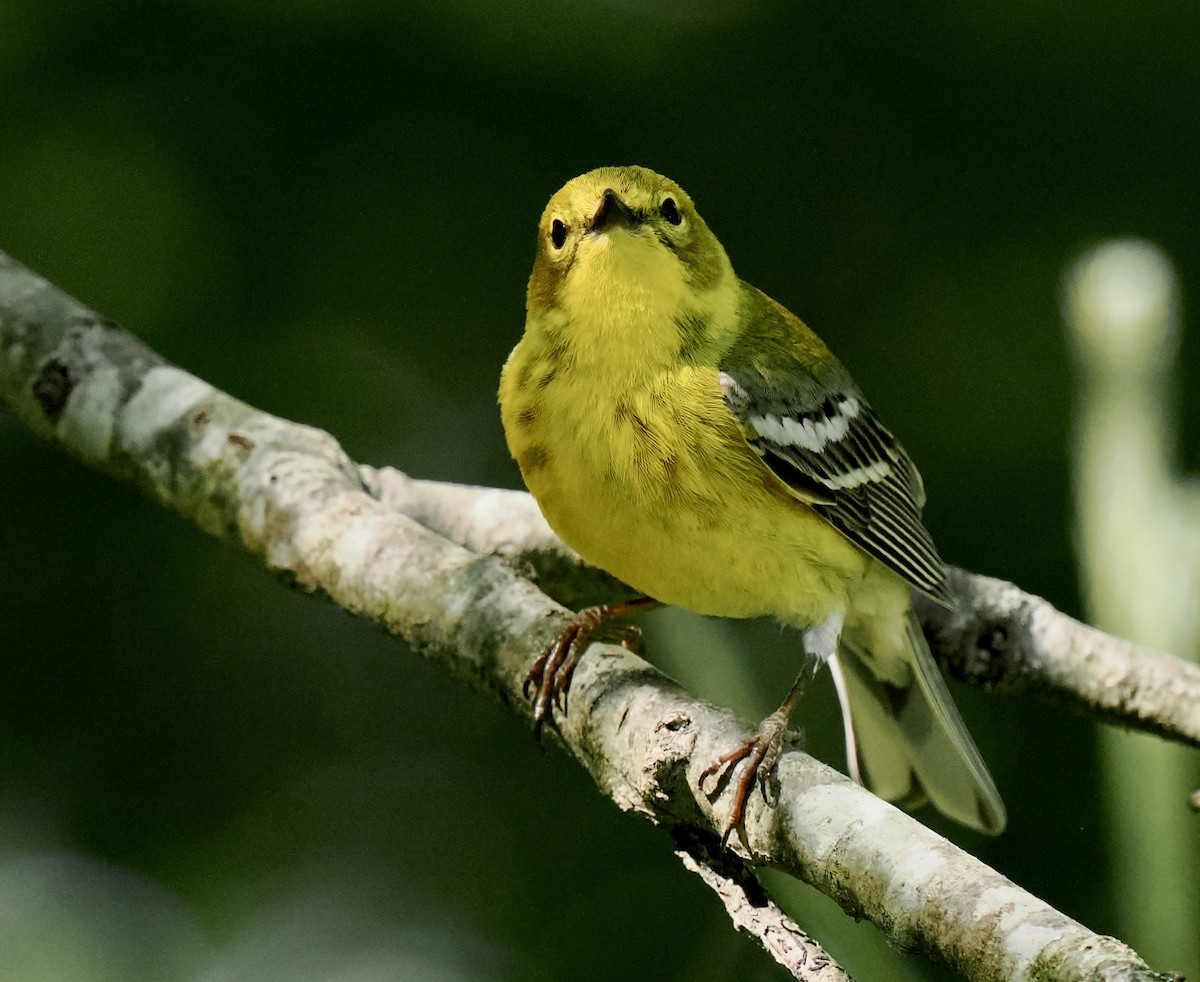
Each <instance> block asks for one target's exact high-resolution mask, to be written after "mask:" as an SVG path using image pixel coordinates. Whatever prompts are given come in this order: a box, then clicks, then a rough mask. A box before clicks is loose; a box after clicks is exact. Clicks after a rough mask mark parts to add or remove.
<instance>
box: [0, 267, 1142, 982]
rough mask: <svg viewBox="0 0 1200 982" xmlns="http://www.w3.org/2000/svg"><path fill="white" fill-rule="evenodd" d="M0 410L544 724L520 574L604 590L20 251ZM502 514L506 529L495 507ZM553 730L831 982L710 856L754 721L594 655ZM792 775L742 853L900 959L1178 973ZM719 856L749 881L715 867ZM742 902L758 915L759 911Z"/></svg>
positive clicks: (550, 617)
mask: <svg viewBox="0 0 1200 982" xmlns="http://www.w3.org/2000/svg"><path fill="white" fill-rule="evenodd" d="M0 399H3V401H4V402H5V403H7V404H8V405H9V406H10V407H11V408H12V409H13V410H14V411H15V412H16V413H17V415H18V416H19V417H20V418H21V419H23V420H25V421H26V422H27V423H28V424H29V426H30V427H31V428H32V429H33V430H35V431H36V432H37V433H39V434H41V435H42V436H44V437H46V438H48V439H50V440H53V441H55V442H57V443H59V444H60V445H61V446H63V447H64V449H66V450H68V451H69V452H71V453H73V454H75V455H76V456H78V457H80V458H82V459H83V460H85V461H87V462H89V463H90V464H92V465H94V466H96V467H99V468H101V469H103V470H106V471H109V472H111V473H114V474H116V475H119V476H121V477H124V478H127V479H130V480H132V481H134V482H135V483H137V484H138V485H139V486H140V487H142V488H143V489H144V490H145V491H147V492H148V493H149V494H151V495H152V496H153V497H155V498H156V499H157V500H158V501H160V502H161V503H163V504H164V505H166V506H168V507H171V508H173V509H175V510H176V511H178V512H179V513H181V514H182V515H184V516H186V517H188V518H189V519H191V520H193V521H194V522H195V523H196V524H198V525H199V526H200V527H201V528H203V529H204V530H205V531H207V532H209V533H211V534H213V535H216V536H218V537H220V538H223V539H225V540H227V541H230V542H233V543H236V544H240V545H242V546H243V547H244V548H246V549H248V550H249V551H250V552H252V553H254V554H255V555H257V556H259V557H260V558H261V559H262V561H263V562H264V563H265V565H266V566H267V567H268V568H269V569H271V570H273V571H275V572H276V573H277V574H279V575H281V576H284V577H285V578H286V579H288V580H289V581H291V582H293V583H294V584H295V585H297V586H300V587H303V588H304V589H307V590H311V591H321V592H324V593H325V594H327V595H328V596H329V597H330V598H332V599H333V600H334V601H335V602H337V603H338V604H340V605H341V606H343V607H344V608H346V609H347V610H350V611H353V612H355V613H358V614H361V615H362V616H365V617H369V618H371V619H372V620H374V621H376V622H378V623H380V624H382V625H384V626H385V627H386V628H387V629H388V630H389V631H391V632H392V633H393V634H396V635H398V636H400V637H403V638H405V639H406V640H407V641H409V642H410V643H411V644H412V645H413V646H414V647H415V648H416V649H417V650H419V651H420V652H422V653H423V654H424V655H426V656H428V657H430V658H432V659H435V660H436V661H438V662H439V663H440V664H442V665H444V666H445V667H446V669H447V670H448V671H450V672H451V673H452V674H453V675H455V676H456V677H458V678H461V679H463V680H465V681H468V682H469V683H471V684H472V685H473V686H475V687H477V688H479V689H482V690H484V691H485V692H487V693H489V694H491V695H492V696H493V697H495V698H497V699H499V700H500V701H502V702H503V703H505V704H506V705H508V706H510V707H511V708H513V710H514V711H516V712H519V713H522V714H524V715H526V716H527V717H528V716H529V712H530V710H529V706H528V703H527V702H526V700H525V699H524V698H523V696H522V694H521V683H522V680H523V678H524V675H525V673H526V671H527V669H528V666H529V664H530V661H531V659H532V657H533V656H534V655H535V654H536V653H537V652H538V651H539V650H540V649H541V648H542V647H543V646H544V645H545V644H546V643H547V642H548V641H550V640H551V639H552V638H553V637H555V636H556V635H557V634H558V633H559V631H560V630H561V629H562V627H563V625H564V623H565V622H566V619H567V612H566V611H565V610H564V609H563V608H562V607H559V606H558V605H557V604H555V603H554V602H552V601H551V600H549V599H548V598H547V596H546V595H545V594H543V593H542V592H541V591H540V590H538V589H537V588H536V587H535V586H534V585H533V584H532V583H531V582H530V580H529V579H527V578H525V577H524V576H522V575H520V573H521V572H522V571H525V570H530V571H537V572H538V573H539V575H541V576H543V577H546V578H551V577H552V576H557V577H560V581H561V582H562V583H568V584H574V585H573V586H571V587H570V589H568V590H566V593H567V594H571V595H575V594H580V595H581V594H582V593H585V592H586V591H587V589H588V584H589V583H592V582H596V583H597V584H598V585H600V586H602V584H601V583H600V582H599V581H595V580H593V579H591V576H592V574H590V573H588V572H587V571H586V570H584V569H582V568H581V566H580V564H579V563H578V561H577V559H574V558H573V557H572V556H571V554H570V553H569V552H568V551H566V550H564V549H563V548H562V547H561V546H558V545H556V544H555V543H554V542H553V541H552V540H551V539H548V538H547V537H546V530H545V529H544V525H542V524H541V523H540V519H535V518H534V511H533V510H532V509H531V508H530V506H529V504H528V499H526V498H524V497H522V496H512V495H511V493H509V492H486V491H485V492H479V491H478V490H476V489H448V490H445V493H444V494H442V495H441V497H442V498H443V499H444V501H443V502H442V503H440V504H437V505H428V506H422V507H421V508H418V507H416V506H409V507H408V508H407V510H408V511H410V512H411V513H412V514H414V515H416V516H417V518H418V519H419V520H417V519H414V518H410V517H408V516H407V515H405V514H402V513H401V511H400V510H399V508H398V507H396V506H395V505H397V504H398V499H397V498H396V497H395V495H394V494H392V493H390V492H389V493H384V491H383V488H382V484H381V480H382V479H381V477H380V475H379V474H378V473H376V472H364V471H362V470H360V468H359V467H357V466H356V465H355V464H354V463H353V462H352V461H350V460H349V459H348V458H347V456H346V455H345V453H344V452H343V451H342V450H341V448H340V447H339V446H338V444H337V442H336V441H335V440H334V439H333V438H332V437H330V436H329V435H328V434H325V433H323V432H321V431H319V430H315V429H312V428H309V427H304V426H299V425H297V424H294V423H290V422H287V421H285V420H281V419H278V418H276V417H272V416H269V415H267V414H265V413H261V412H259V411H257V410H255V409H253V408H252V407H250V406H247V405H246V404H244V403H242V402H239V401H238V400H236V399H233V398H231V397H230V396H228V395H225V394H224V393H221V392H219V391H217V390H216V389H214V388H213V387H212V386H210V385H208V384H207V383H205V382H202V381H201V380H199V379H196V378H194V377H193V376H191V375H188V374H187V373H186V372H184V371H181V370H180V369H177V368H174V367H171V366H169V365H167V364H165V363H164V362H163V361H162V360H161V359H160V358H159V357H158V356H157V355H155V354H154V353H153V352H151V351H149V350H148V349H147V348H145V347H144V346H143V345H141V344H140V343H138V342H137V341H135V340H134V339H133V338H131V337H130V336H129V335H127V334H125V333H124V332H122V331H120V330H119V329H117V328H115V327H114V326H113V325H111V324H108V323H106V322H105V321H103V319H101V318H100V317H98V316H97V315H96V314H93V313H91V312H90V311H88V310H87V309H86V308H84V307H82V306H81V305H80V304H78V303H77V302H76V301H74V300H71V299H70V298H68V297H67V296H65V295H64V294H63V293H62V292H61V291H59V290H57V289H56V288H55V287H53V286H51V285H50V284H48V283H46V282H45V281H44V280H42V279H40V278H39V277H37V276H35V275H34V274H32V273H30V272H29V271H28V270H26V269H24V268H23V267H21V266H20V265H19V264H17V263H15V262H13V261H12V260H10V259H8V258H7V257H4V256H3V255H2V254H0ZM370 491H375V492H377V494H372V493H369V492H370ZM484 501H486V502H488V504H487V505H486V506H485V505H482V504H480V502H484ZM497 502H498V503H500V504H501V505H505V504H507V505H511V506H512V509H511V511H510V512H507V513H506V512H505V511H504V510H501V511H500V512H492V511H491V509H493V508H494V507H495V506H496V503H497ZM435 513H436V514H437V516H440V517H435ZM423 522H424V523H428V525H429V526H437V527H438V528H439V529H440V530H441V531H443V532H446V533H447V535H443V534H439V533H438V532H437V531H434V530H432V529H431V528H430V527H427V525H426V524H423ZM518 522H522V523H525V524H524V525H518V524H517V523H518ZM448 535H452V536H453V537H454V538H457V539H459V540H461V542H462V543H464V544H456V543H454V542H451V541H450V538H449V537H448ZM553 570H558V572H557V573H553V574H552V573H551V571H553ZM556 582H559V581H556ZM556 732H557V733H558V735H559V737H560V738H561V740H562V742H563V743H564V744H565V745H566V747H567V749H568V750H569V752H570V753H572V754H573V755H574V756H575V757H576V758H577V759H578V760H579V761H580V762H581V763H582V764H583V765H584V766H585V767H586V768H587V769H588V770H589V772H590V773H591V774H592V776H593V778H594V779H595V780H596V782H597V784H598V785H599V786H600V787H601V788H602V789H603V790H604V791H605V792H606V793H607V794H608V795H609V796H610V797H611V798H612V799H613V800H614V801H615V802H616V803H617V804H618V805H620V806H621V807H622V808H624V809H626V810H629V811H635V812H638V813H639V814H642V815H645V816H647V817H649V818H651V819H652V820H653V821H656V822H659V823H662V824H664V825H666V826H667V827H669V828H670V829H672V831H673V832H674V833H675V836H676V839H677V841H679V842H687V843H690V844H691V845H690V846H687V847H684V848H685V849H686V851H687V852H688V854H689V856H690V857H691V858H690V859H689V860H688V861H689V862H697V863H699V864H700V865H701V866H702V867H703V868H704V869H706V870H708V871H709V873H711V875H706V877H705V878H706V882H709V883H710V885H712V886H713V887H714V889H716V890H717V892H718V893H719V894H720V895H721V896H722V899H723V900H724V901H725V902H726V904H727V907H729V908H730V910H731V913H733V912H734V911H735V910H736V911H738V912H739V913H738V914H735V915H734V916H735V921H736V922H737V923H738V924H739V926H742V927H745V928H747V929H750V930H756V931H757V936H758V937H759V939H760V941H762V942H763V944H764V947H765V948H766V949H767V950H768V951H770V952H771V953H772V954H774V955H775V956H776V957H777V958H780V960H781V963H784V964H787V965H788V968H789V970H790V971H792V972H793V974H794V975H795V976H796V977H797V978H814V979H816V978H828V977H829V975H828V971H829V969H828V956H826V955H825V954H824V953H823V952H821V951H820V949H819V947H816V946H815V943H813V942H811V940H810V939H807V938H805V937H804V936H803V934H802V933H801V932H799V931H798V930H797V931H792V928H793V927H794V925H790V922H789V921H787V919H786V918H785V917H783V916H782V915H780V914H778V912H776V911H773V909H772V908H770V907H768V906H766V904H767V901H766V900H765V896H764V895H761V894H760V893H759V892H758V889H760V888H758V889H748V888H749V887H751V886H756V884H755V881H754V880H753V878H752V876H751V874H750V873H749V870H748V868H747V867H746V866H745V864H744V863H743V862H742V860H740V859H737V858H736V856H735V853H734V852H719V851H718V850H717V849H716V846H715V844H716V833H715V832H714V831H713V830H714V828H720V827H721V819H722V817H723V812H724V808H725V801H724V799H723V798H722V797H718V798H717V799H716V800H715V801H709V800H708V799H707V798H706V797H705V796H704V795H703V794H701V793H700V792H699V791H698V790H697V778H698V775H699V772H700V771H701V770H702V769H703V768H704V767H705V766H706V765H707V764H708V763H709V762H710V761H711V760H712V759H714V758H715V757H716V756H717V755H718V753H720V752H722V751H723V750H725V749H727V748H728V747H729V746H731V745H733V744H734V743H737V742H739V741H741V740H742V739H744V738H746V737H747V736H749V734H750V730H749V728H748V727H747V726H746V724H745V723H744V722H742V721H741V720H738V719H737V718H736V717H734V716H733V715H732V714H731V713H729V712H727V711H725V710H721V709H718V708H716V707H713V706H710V705H708V704H706V703H703V702H701V701H699V700H697V699H695V698H694V697H692V696H691V695H690V694H688V693H687V692H685V691H684V690H683V689H681V688H680V687H679V686H678V685H676V684H675V683H674V682H672V681H670V680H669V679H667V678H666V677H664V676H663V675H662V674H661V673H659V672H658V671H657V670H655V669H654V668H653V667H652V666H650V665H649V664H647V663H646V662H645V661H642V660H641V659H640V658H637V657H635V656H634V655H632V654H631V653H629V652H628V651H626V650H624V649H623V648H619V647H613V646H607V645H595V646H593V647H592V648H591V649H589V652H588V655H587V657H586V658H584V659H583V660H582V661H581V663H580V667H579V670H578V671H577V673H576V675H575V680H574V684H573V687H572V690H571V700H570V711H569V712H568V713H567V714H566V715H562V714H559V715H558V717H557V727H556ZM778 777H779V791H778V797H777V803H776V804H775V805H774V806H771V807H768V806H767V805H766V804H765V803H764V802H763V801H762V800H761V798H760V797H758V796H755V797H754V799H753V801H752V803H751V805H750V807H749V808H748V813H747V816H746V821H745V836H744V838H743V839H742V841H741V842H738V843H735V845H734V850H735V851H736V854H738V855H740V856H742V857H744V858H745V859H746V860H749V861H751V862H754V863H759V864H764V865H771V866H775V867H778V868H779V869H782V870H784V871H786V872H789V873H791V874H793V875H796V876H800V877H802V878H803V879H805V880H807V881H808V882H810V883H813V884H814V885H816V886H817V887H818V888H819V889H821V890H823V891H825V892H826V893H828V894H829V895H830V896H832V897H833V898H834V899H835V900H837V901H838V902H839V903H840V904H841V905H842V906H843V907H844V908H845V909H846V910H847V911H849V912H850V913H852V914H854V915H855V916H865V917H868V918H870V919H871V920H873V921H874V922H875V923H877V924H878V925H879V926H880V927H881V928H882V929H883V930H884V931H885V932H887V933H888V935H889V936H890V937H892V938H893V939H894V940H895V941H896V943H898V944H900V945H902V946H904V947H911V948H920V949H923V950H927V951H929V952H931V953H933V954H935V955H937V956H938V957H940V958H942V959H943V960H945V961H946V962H948V963H949V964H951V965H953V966H955V967H956V968H958V969H959V970H960V971H962V972H963V973H964V974H965V975H967V976H968V977H970V978H976V979H1012V978H1023V979H1034V978H1036V979H1052V978H1062V979H1067V978H1071V979H1101V978H1104V979H1109V978H1144V979H1150V978H1162V976H1156V975H1154V974H1153V973H1152V972H1151V971H1150V970H1149V969H1148V968H1147V967H1146V965H1145V964H1144V963H1143V962H1142V961H1141V959H1140V958H1138V956H1137V955H1136V954H1135V953H1134V952H1133V951H1132V950H1130V949H1129V948H1127V947H1126V946H1125V945H1123V944H1122V943H1121V942H1119V941H1116V940H1115V939H1112V938H1106V937H1101V936H1097V935H1095V934H1093V933H1092V932H1090V931H1088V930H1087V929H1086V928H1084V927H1083V926H1082V925H1080V924H1078V923H1076V922H1074V921H1072V920H1070V919H1069V918H1067V917H1065V916H1064V915H1062V914H1060V913H1058V912H1057V911H1055V910H1053V909H1052V908H1051V907H1049V906H1048V905H1046V904H1045V903H1043V902H1042V901H1040V900H1038V899H1037V898H1035V897H1033V896H1031V895H1029V894H1028V893H1025V892H1024V891H1022V890H1021V889H1020V888H1018V887H1017V886H1015V885H1014V884H1012V883H1011V882H1009V881H1008V880H1006V879H1004V878H1003V877H1002V876H1000V875H999V874H998V873H995V872H994V871H992V870H990V869H989V868H988V867H986V866H984V865H983V864H982V863H980V862H979V861H978V860H976V859H974V858H973V857H971V856H969V855H967V854H966V853H964V852H962V851H961V850H959V849H957V848H956V847H955V846H953V845H952V844H951V843H949V842H947V841H946V840H945V839H942V838H941V837H940V836H937V835H935V834H934V833H932V832H930V831H929V830H928V829H926V828H925V827H924V826H922V825H920V824H919V823H917V822H915V821H914V820H913V819H911V818H909V817H908V816H907V815H905V814H904V813H902V812H900V811H898V810H897V809H895V808H893V807H892V806H890V805H888V804H886V803H884V802H882V801H880V800H879V799H877V798H875V797H874V796H873V795H871V794H870V793H868V792H866V791H865V790H863V789H862V788H860V787H858V786H856V785H854V784H853V783H851V782H850V781H848V780H847V779H846V778H845V777H843V776H842V775H840V774H838V773H837V772H836V771H834V770H832V769H831V768H828V767H826V766H824V765H823V764H821V763H819V762H818V761H816V760H813V759H812V758H811V757H808V756H807V755H805V754H803V753H800V752H798V751H794V750H792V751H788V752H786V753H784V754H783V756H782V758H781V760H780V763H779V768H778ZM706 852H707V853H708V854H709V855H710V857H711V856H717V855H720V857H721V862H722V864H733V865H732V866H729V865H725V866H724V867H723V868H721V869H718V865H719V864H717V863H716V862H714V861H712V860H711V858H710V859H704V858H703V857H704V855H705V853H706ZM697 857H700V858H697ZM730 871H732V872H730ZM739 890H740V891H741V892H742V894H743V896H742V897H740V898H739V897H738V895H737V891H739ZM730 891H732V892H730ZM747 903H749V904H750V905H751V906H754V907H758V908H760V910H761V913H759V914H756V915H754V916H742V915H744V914H747V913H751V912H749V911H748V910H747V907H746V904H747ZM730 905H732V906H730ZM756 925H757V927H756ZM789 925H790V926H789ZM779 931H784V932H787V933H788V937H787V939H786V942H784V943H781V942H780V940H779V938H778V936H777V932H779ZM781 952H787V953H789V954H788V957H787V958H781V955H780V953H781ZM801 952H803V953H804V954H803V955H802V956H801V955H799V954H798V953H801ZM789 959H790V960H789Z"/></svg>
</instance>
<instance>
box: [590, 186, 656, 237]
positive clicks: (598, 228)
mask: <svg viewBox="0 0 1200 982" xmlns="http://www.w3.org/2000/svg"><path fill="white" fill-rule="evenodd" d="M641 224H642V221H641V219H640V218H638V216H637V215H635V214H634V213H633V212H632V211H631V210H630V209H629V206H628V205H627V204H625V202H624V201H622V200H621V199H620V198H619V197H617V192H616V191H614V190H613V189H612V188H606V189H605V191H604V197H602V198H601V199H600V204H599V206H597V208H596V214H594V215H593V216H592V220H591V221H590V222H588V223H587V230H588V231H589V232H602V231H603V230H604V229H606V228H609V227H610V226H621V227H624V228H627V229H635V228H637V227H638V226H639V225H641Z"/></svg>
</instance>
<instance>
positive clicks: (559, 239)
mask: <svg viewBox="0 0 1200 982" xmlns="http://www.w3.org/2000/svg"><path fill="white" fill-rule="evenodd" d="M550 242H551V244H552V245H553V246H554V248H555V249H561V248H562V247H563V246H564V245H565V244H566V242H567V226H565V225H564V224H563V223H562V222H560V221H559V220H558V219H557V218H556V219H554V221H553V222H551V223H550Z"/></svg>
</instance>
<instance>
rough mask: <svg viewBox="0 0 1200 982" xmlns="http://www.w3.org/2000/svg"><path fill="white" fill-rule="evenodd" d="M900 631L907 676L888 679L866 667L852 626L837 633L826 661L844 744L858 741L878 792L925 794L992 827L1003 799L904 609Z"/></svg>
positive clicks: (947, 811)
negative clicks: (834, 657) (834, 653)
mask: <svg viewBox="0 0 1200 982" xmlns="http://www.w3.org/2000/svg"><path fill="white" fill-rule="evenodd" d="M905 639H906V641H907V643H908V648H909V651H908V652H906V653H905V654H906V655H907V657H906V658H905V661H906V662H907V663H908V664H909V666H910V668H911V677H910V678H908V679H907V681H906V683H905V684H903V685H893V684H889V683H888V682H884V681H882V680H881V679H879V678H877V677H876V676H875V675H874V674H873V673H872V671H871V669H870V665H871V664H872V663H873V661H874V660H875V659H874V657H873V656H872V653H871V652H869V651H867V650H866V645H865V643H864V642H865V638H862V637H859V636H857V632H855V631H853V630H847V632H846V633H845V634H844V635H843V636H842V653H843V656H844V657H842V658H840V659H838V662H839V664H836V665H834V664H831V666H830V668H831V669H832V670H833V672H834V684H835V687H836V688H837V690H838V696H839V699H840V700H841V702H842V712H843V717H844V719H845V720H846V721H847V722H846V725H847V731H848V735H849V736H850V737H851V738H850V739H848V740H847V748H848V750H849V751H850V752H854V749H855V745H857V748H856V749H857V756H858V758H859V762H860V763H861V765H862V770H863V771H864V776H865V784H866V786H867V787H868V788H870V789H871V790H872V791H874V792H875V793H876V794H878V795H879V796H880V797H881V798H886V799H887V800H888V801H893V802H895V803H896V804H898V805H900V806H901V807H904V808H914V807H916V806H918V805H920V804H923V803H924V802H925V801H927V800H928V801H929V802H930V803H932V804H933V805H934V807H935V808H937V809H938V811H940V812H942V813H943V814H944V815H947V816H948V817H950V818H952V819H954V820H955V821H957V822H960V823H962V824H963V825H966V826H968V827H970V828H974V829H978V830H979V831H981V832H986V833H988V834H990V835H997V834H999V833H1000V832H1002V831H1004V826H1005V824H1006V822H1007V816H1006V815H1005V811H1004V803H1003V802H1002V801H1001V800H1000V794H999V792H998V791H997V790H996V785H995V784H994V783H993V781H992V778H991V775H989V774H988V770H987V767H986V765H985V764H984V763H983V758H982V757H981V756H980V754H979V750H978V749H977V748H976V746H975V742H974V741H973V740H972V739H971V735H970V734H969V733H968V732H967V728H966V725H965V724H964V723H963V721H962V717H961V716H960V715H959V713H958V710H957V709H956V708H955V706H954V702H953V701H952V700H951V698H950V693H949V691H948V690H947V688H946V683H945V681H944V680H943V679H942V676H941V673H940V672H939V671H938V668H937V665H936V664H935V663H934V661H933V656H932V655H931V654H930V652H929V646H928V644H926V642H925V635H924V634H923V633H922V632H921V627H920V625H919V624H918V623H917V620H916V618H915V617H914V616H913V615H912V614H911V613H910V614H909V615H908V623H907V625H906V632H905ZM881 654H882V653H881ZM889 654H892V653H889ZM893 657H894V655H893ZM889 674H892V673H890V672H889ZM839 676H840V678H839ZM852 773H853V768H852Z"/></svg>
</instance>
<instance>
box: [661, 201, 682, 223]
mask: <svg viewBox="0 0 1200 982" xmlns="http://www.w3.org/2000/svg"><path fill="white" fill-rule="evenodd" d="M659 210H660V211H661V212H662V217H663V218H665V219H666V220H667V221H668V222H670V223H671V224H672V225H679V224H681V223H682V222H683V216H682V215H680V214H679V207H678V206H677V205H676V204H675V199H674V198H663V203H662V208H660V209H659Z"/></svg>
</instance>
